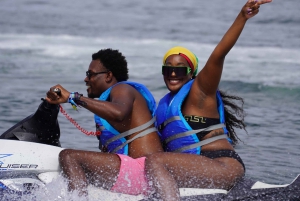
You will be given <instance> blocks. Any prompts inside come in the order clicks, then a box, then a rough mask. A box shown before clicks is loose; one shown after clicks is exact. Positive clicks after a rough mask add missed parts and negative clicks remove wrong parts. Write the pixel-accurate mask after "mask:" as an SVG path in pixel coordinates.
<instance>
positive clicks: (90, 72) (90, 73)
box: [85, 71, 108, 80]
mask: <svg viewBox="0 0 300 201" xmlns="http://www.w3.org/2000/svg"><path fill="white" fill-rule="evenodd" d="M103 73H108V71H105V72H96V73H94V72H92V71H86V72H85V74H86V76H87V77H88V78H89V80H90V79H91V77H93V76H94V75H98V74H103Z"/></svg>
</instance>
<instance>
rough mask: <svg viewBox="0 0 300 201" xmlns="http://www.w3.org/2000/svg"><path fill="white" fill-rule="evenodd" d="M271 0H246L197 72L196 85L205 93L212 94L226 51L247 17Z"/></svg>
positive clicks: (254, 13)
mask: <svg viewBox="0 0 300 201" xmlns="http://www.w3.org/2000/svg"><path fill="white" fill-rule="evenodd" d="M271 1H272V0H248V2H247V3H246V4H245V5H244V6H243V8H242V10H241V11H240V13H239V14H238V16H237V17H236V19H235V21H234V22H233V24H232V25H231V27H230V28H229V29H228V31H227V32H226V33H225V35H224V36H223V38H222V40H221V41H220V42H219V44H218V45H217V46H216V48H215V49H214V51H213V52H212V54H211V55H210V57H209V59H208V60H207V62H206V64H205V66H204V68H203V69H202V70H201V71H200V72H199V74H198V76H197V78H196V82H197V86H198V87H199V88H200V90H201V91H203V92H204V93H205V94H206V95H214V94H215V93H216V90H217V88H218V85H219V83H220V79H221V75H222V70H223V64H224V60H225V57H226V55H227V53H228V52H229V51H230V50H231V48H232V47H233V46H234V44H235V43H236V41H237V40H238V38H239V36H240V34H241V33H242V31H243V28H244V26H245V24H246V22H247V20H248V19H250V18H251V17H253V16H255V15H256V14H257V13H258V11H259V7H260V5H261V4H265V3H269V2H271Z"/></svg>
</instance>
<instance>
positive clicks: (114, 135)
mask: <svg viewBox="0 0 300 201" xmlns="http://www.w3.org/2000/svg"><path fill="white" fill-rule="evenodd" d="M118 84H129V85H130V86H132V87H134V88H135V89H136V90H137V91H138V92H139V93H140V94H141V95H142V96H143V97H144V98H145V100H146V102H147V105H148V108H149V111H150V113H151V115H152V117H153V118H152V119H151V120H150V121H149V122H147V123H145V124H143V125H141V126H138V127H136V128H133V129H130V130H128V131H126V132H123V133H120V132H118V131H117V130H116V129H115V128H113V127H112V126H111V125H110V124H109V123H108V122H107V121H106V120H105V119H103V118H101V117H99V116H97V115H95V116H94V118H95V123H96V130H98V131H101V135H100V136H97V138H98V139H99V148H100V149H101V150H102V151H105V152H109V153H117V154H125V155H128V144H129V143H130V142H132V141H133V140H135V139H137V138H139V137H143V136H145V135H147V134H149V133H151V132H154V131H157V129H156V127H152V128H148V127H149V126H150V125H152V124H153V123H155V120H156V119H155V109H156V102H155V99H154V97H153V95H152V94H151V92H150V91H149V90H148V89H147V87H146V86H144V85H142V84H139V83H136V82H130V81H124V82H118V83H117V84H115V85H113V86H111V87H110V88H108V89H107V90H106V91H105V92H103V93H102V94H101V96H100V97H99V100H101V101H108V99H109V96H110V92H111V90H112V88H113V87H114V86H116V85H118ZM145 128H148V129H146V130H144V129H145ZM142 130H144V131H143V132H141V133H139V134H138V135H136V136H134V138H131V139H130V140H126V138H125V137H126V136H129V135H131V134H133V133H136V132H139V131H142Z"/></svg>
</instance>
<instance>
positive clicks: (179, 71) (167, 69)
mask: <svg viewBox="0 0 300 201" xmlns="http://www.w3.org/2000/svg"><path fill="white" fill-rule="evenodd" d="M173 72H174V73H175V74H176V76H179V77H180V76H186V75H187V74H189V73H190V72H191V68H190V67H187V66H162V74H163V75H164V76H167V77H170V76H171V75H172V73H173Z"/></svg>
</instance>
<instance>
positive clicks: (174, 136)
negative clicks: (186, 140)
mask: <svg viewBox="0 0 300 201" xmlns="http://www.w3.org/2000/svg"><path fill="white" fill-rule="evenodd" d="M223 127H225V124H216V125H212V126H209V127H207V128H201V129H197V130H189V131H186V132H182V133H178V134H176V135H172V136H170V137H168V138H167V139H165V143H169V142H170V141H172V140H175V139H177V138H181V137H186V136H189V135H193V134H195V133H199V132H203V131H212V130H215V129H218V128H223Z"/></svg>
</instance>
